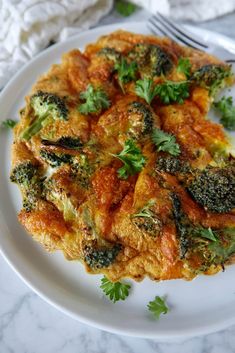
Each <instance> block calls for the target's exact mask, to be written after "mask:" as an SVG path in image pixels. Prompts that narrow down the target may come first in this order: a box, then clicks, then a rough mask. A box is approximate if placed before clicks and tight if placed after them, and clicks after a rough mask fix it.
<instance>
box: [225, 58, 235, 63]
mask: <svg viewBox="0 0 235 353" xmlns="http://www.w3.org/2000/svg"><path fill="white" fill-rule="evenodd" d="M225 61H226V63H235V60H234V59H228V60H225Z"/></svg>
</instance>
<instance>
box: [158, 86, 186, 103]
mask: <svg viewBox="0 0 235 353" xmlns="http://www.w3.org/2000/svg"><path fill="white" fill-rule="evenodd" d="M154 92H155V95H157V96H159V98H160V99H161V101H162V102H163V103H165V104H170V103H172V102H173V103H174V102H177V103H179V104H183V102H184V100H185V99H186V98H188V97H189V83H188V81H179V82H175V81H165V82H163V83H161V84H158V85H156V86H155V88H154Z"/></svg>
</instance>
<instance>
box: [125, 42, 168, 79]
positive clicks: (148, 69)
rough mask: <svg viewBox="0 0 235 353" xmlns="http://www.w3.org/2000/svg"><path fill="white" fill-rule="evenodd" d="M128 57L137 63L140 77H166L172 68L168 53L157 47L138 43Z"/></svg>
mask: <svg viewBox="0 0 235 353" xmlns="http://www.w3.org/2000/svg"><path fill="white" fill-rule="evenodd" d="M128 57H129V58H130V59H131V60H134V61H136V62H137V64H138V67H139V71H140V74H141V76H146V77H150V78H151V77H154V76H161V75H162V74H163V75H166V74H167V73H168V72H169V71H170V70H171V69H172V67H173V63H172V60H171V59H170V57H169V55H168V53H167V52H165V51H164V50H163V49H162V48H161V47H159V46H158V45H153V44H147V43H138V44H136V45H135V46H134V47H133V49H132V50H131V51H130V52H129V53H128Z"/></svg>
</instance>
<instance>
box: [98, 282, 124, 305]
mask: <svg viewBox="0 0 235 353" xmlns="http://www.w3.org/2000/svg"><path fill="white" fill-rule="evenodd" d="M100 288H101V289H102V290H103V292H104V294H105V295H107V296H108V297H109V299H110V300H112V301H113V302H114V303H116V302H117V301H118V300H125V299H126V298H127V297H128V295H129V290H130V288H131V286H130V285H129V284H124V283H121V282H115V283H113V282H110V281H109V280H108V278H107V277H105V276H104V277H103V278H102V279H101V286H100Z"/></svg>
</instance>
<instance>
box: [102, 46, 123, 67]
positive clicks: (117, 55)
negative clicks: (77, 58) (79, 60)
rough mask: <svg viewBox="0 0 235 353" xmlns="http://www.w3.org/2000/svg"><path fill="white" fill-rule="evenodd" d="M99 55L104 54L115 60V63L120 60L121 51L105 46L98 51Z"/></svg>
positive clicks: (107, 57)
mask: <svg viewBox="0 0 235 353" xmlns="http://www.w3.org/2000/svg"><path fill="white" fill-rule="evenodd" d="M97 55H98V56H103V57H104V58H105V59H107V60H110V61H113V62H114V63H116V62H118V61H120V59H121V53H119V52H118V51H117V50H116V49H114V48H109V47H105V48H102V49H100V50H99V51H98V53H97Z"/></svg>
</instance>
